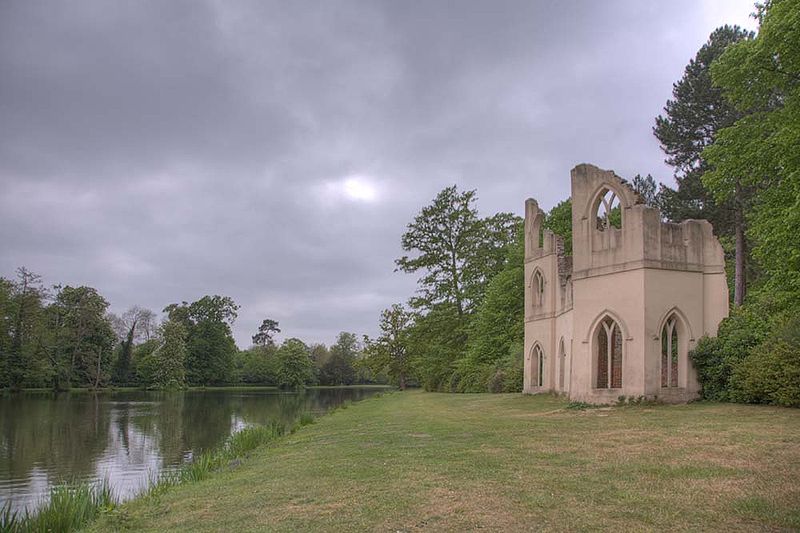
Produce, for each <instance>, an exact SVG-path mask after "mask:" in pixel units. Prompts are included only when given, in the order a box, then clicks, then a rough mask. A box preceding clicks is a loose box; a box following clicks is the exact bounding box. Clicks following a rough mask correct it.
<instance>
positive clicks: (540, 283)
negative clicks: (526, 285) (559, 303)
mask: <svg viewBox="0 0 800 533" xmlns="http://www.w3.org/2000/svg"><path fill="white" fill-rule="evenodd" d="M531 288H532V289H533V306H534V307H539V306H541V305H543V304H544V276H542V273H541V271H539V270H537V271H536V273H534V274H533V282H532V283H531Z"/></svg>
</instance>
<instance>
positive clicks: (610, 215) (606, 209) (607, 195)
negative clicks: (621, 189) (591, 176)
mask: <svg viewBox="0 0 800 533" xmlns="http://www.w3.org/2000/svg"><path fill="white" fill-rule="evenodd" d="M595 219H596V226H595V227H596V228H597V229H598V230H600V231H605V230H606V229H608V228H616V229H620V228H622V207H621V206H620V203H619V198H618V197H617V193H615V192H614V191H612V190H611V189H604V190H603V193H602V195H601V196H600V199H599V200H598V202H597V209H596V212H595Z"/></svg>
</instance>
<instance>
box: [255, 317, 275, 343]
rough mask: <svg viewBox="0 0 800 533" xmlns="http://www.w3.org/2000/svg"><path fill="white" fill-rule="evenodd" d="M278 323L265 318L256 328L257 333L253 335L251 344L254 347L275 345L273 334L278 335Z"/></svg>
mask: <svg viewBox="0 0 800 533" xmlns="http://www.w3.org/2000/svg"><path fill="white" fill-rule="evenodd" d="M280 332H281V329H280V328H279V327H278V321H277V320H272V319H271V318H265V319H264V321H263V322H261V325H260V326H258V333H256V334H255V335H253V344H255V345H256V346H272V345H274V344H275V334H276V333H280Z"/></svg>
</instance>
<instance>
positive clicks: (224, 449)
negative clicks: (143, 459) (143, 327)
mask: <svg viewBox="0 0 800 533" xmlns="http://www.w3.org/2000/svg"><path fill="white" fill-rule="evenodd" d="M313 422H314V417H313V415H311V414H310V413H303V415H301V416H300V418H299V419H298V420H297V421H296V422H295V423H294V424H293V425H291V426H287V425H286V424H285V423H282V422H272V423H270V424H268V425H266V426H249V427H246V428H244V429H242V430H240V431H237V432H236V433H234V434H233V435H231V436H230V437H228V439H227V440H226V441H225V443H224V444H223V445H222V446H221V447H219V448H218V449H216V450H211V451H208V452H205V453H201V454H198V455H196V456H195V457H193V458H192V461H191V462H189V463H186V464H185V465H183V466H182V467H180V468H178V469H176V470H171V471H166V472H164V473H162V474H161V475H160V476H157V477H154V478H152V479H151V480H150V483H149V484H148V487H147V488H146V489H145V490H144V492H143V493H142V494H141V495H140V496H139V497H145V498H147V497H158V496H159V495H161V494H164V493H165V492H166V491H168V490H170V489H171V488H172V487H175V486H178V485H183V484H186V483H194V482H197V481H202V480H204V479H206V478H208V477H209V476H211V475H212V474H213V473H214V472H216V471H219V470H222V469H224V468H235V467H237V466H239V464H241V460H242V459H243V458H244V457H245V456H246V455H247V454H248V453H249V452H250V451H252V450H254V449H256V448H258V447H259V446H262V445H265V444H267V443H269V442H272V441H274V440H275V439H277V438H279V437H281V436H283V435H284V434H286V432H287V431H289V432H291V433H294V432H295V431H296V430H297V429H299V428H300V427H302V426H306V425H308V424H312V423H313ZM118 503H119V500H118V498H117V497H116V496H115V495H114V491H113V490H112V488H111V486H110V484H109V483H108V482H103V483H100V484H97V485H94V484H91V483H73V484H63V485H59V486H57V487H54V488H53V489H52V490H51V491H50V497H49V498H48V499H47V501H45V502H42V504H41V505H40V506H39V507H38V508H37V510H36V511H34V512H29V511H28V510H24V511H19V510H14V509H12V508H11V502H7V503H6V504H5V505H4V506H3V507H2V508H0V533H23V532H24V533H28V532H30V533H39V532H41V533H45V532H47V533H67V532H71V531H77V530H79V529H81V528H82V527H84V526H86V525H87V524H88V523H89V522H91V521H92V520H94V519H95V518H97V517H98V516H99V515H101V514H104V513H109V512H113V511H114V509H115V508H116V507H117V505H118Z"/></svg>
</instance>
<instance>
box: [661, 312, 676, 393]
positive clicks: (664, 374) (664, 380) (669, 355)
mask: <svg viewBox="0 0 800 533" xmlns="http://www.w3.org/2000/svg"><path fill="white" fill-rule="evenodd" d="M661 386H662V387H677V386H678V320H677V318H676V317H675V315H674V314H673V315H671V316H670V317H669V318H668V319H667V321H666V322H665V323H664V327H663V328H662V329H661Z"/></svg>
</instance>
